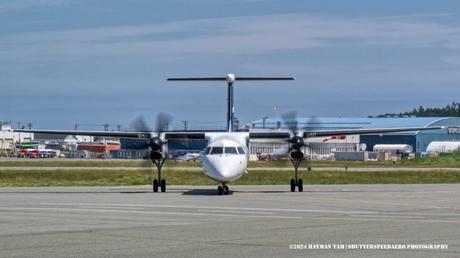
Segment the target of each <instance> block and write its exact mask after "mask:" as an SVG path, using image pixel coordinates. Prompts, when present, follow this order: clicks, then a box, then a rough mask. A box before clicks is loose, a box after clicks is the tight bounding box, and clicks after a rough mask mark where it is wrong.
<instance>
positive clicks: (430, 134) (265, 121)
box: [247, 117, 460, 154]
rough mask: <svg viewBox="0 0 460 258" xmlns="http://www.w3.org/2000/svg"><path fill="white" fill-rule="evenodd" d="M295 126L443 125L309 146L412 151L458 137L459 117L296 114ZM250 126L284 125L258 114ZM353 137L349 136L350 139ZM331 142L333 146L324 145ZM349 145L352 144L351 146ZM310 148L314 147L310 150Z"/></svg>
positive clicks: (317, 141)
mask: <svg viewBox="0 0 460 258" xmlns="http://www.w3.org/2000/svg"><path fill="white" fill-rule="evenodd" d="M296 123H297V126H298V128H299V130H321V129H323V130H324V129H358V128H392V127H426V126H446V127H447V128H445V129H441V130H433V131H422V132H420V131H415V132H401V133H388V134H382V135H361V136H357V135H355V136H354V138H353V137H352V136H346V137H343V136H342V137H341V136H340V135H338V136H336V137H324V138H316V139H315V140H313V139H312V140H309V141H314V142H315V144H310V145H311V146H312V147H313V148H316V149H321V148H323V150H321V151H322V153H324V154H327V153H328V151H327V149H329V150H330V151H335V150H337V151H338V149H339V148H341V149H342V150H341V151H343V149H346V151H353V149H354V150H364V149H365V150H368V151H372V149H373V147H374V145H376V144H407V145H410V146H412V149H413V150H414V152H415V153H424V152H425V151H426V148H427V147H428V145H429V144H430V143H431V142H432V141H460V117H391V118H357V117H339V118H330V117H329V118H321V117H315V118H297V121H296ZM247 128H248V129H250V130H257V129H262V130H263V129H283V128H287V125H286V124H285V123H284V122H283V120H282V119H281V118H268V117H265V118H262V119H259V120H256V121H254V122H252V123H250V124H248V125H247ZM352 139H353V140H352ZM330 143H334V144H335V145H333V146H327V145H328V144H329V145H330ZM353 145H354V146H355V147H354V148H353ZM313 151H314V150H313Z"/></svg>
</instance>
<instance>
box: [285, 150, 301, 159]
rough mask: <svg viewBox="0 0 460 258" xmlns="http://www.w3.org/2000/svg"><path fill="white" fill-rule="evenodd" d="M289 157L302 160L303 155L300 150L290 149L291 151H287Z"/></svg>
mask: <svg viewBox="0 0 460 258" xmlns="http://www.w3.org/2000/svg"><path fill="white" fill-rule="evenodd" d="M289 158H290V159H292V160H303V159H304V155H303V152H302V151H300V150H294V151H291V153H289Z"/></svg>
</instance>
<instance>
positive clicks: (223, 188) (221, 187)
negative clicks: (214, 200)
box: [217, 183, 230, 195]
mask: <svg viewBox="0 0 460 258" xmlns="http://www.w3.org/2000/svg"><path fill="white" fill-rule="evenodd" d="M229 193H230V190H229V189H228V186H227V185H226V184H225V183H221V184H220V185H219V186H218V187H217V194H218V195H227V194H229Z"/></svg>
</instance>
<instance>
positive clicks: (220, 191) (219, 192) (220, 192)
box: [217, 185, 224, 195]
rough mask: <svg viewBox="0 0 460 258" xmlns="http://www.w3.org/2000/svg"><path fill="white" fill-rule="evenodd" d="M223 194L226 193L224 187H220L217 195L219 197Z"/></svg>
mask: <svg viewBox="0 0 460 258" xmlns="http://www.w3.org/2000/svg"><path fill="white" fill-rule="evenodd" d="M223 193H224V189H222V186H220V185H219V186H218V187H217V194H218V195H222V194H223Z"/></svg>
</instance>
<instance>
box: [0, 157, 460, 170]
mask: <svg viewBox="0 0 460 258" xmlns="http://www.w3.org/2000/svg"><path fill="white" fill-rule="evenodd" d="M146 166H152V164H151V162H150V161H146V160H60V159H53V160H46V159H38V160H35V159H24V160H15V161H11V160H3V161H2V160H1V159H0V167H146ZM308 166H312V167H345V166H348V167H433V168H447V167H460V155H450V156H443V157H426V158H416V159H410V160H401V161H397V162H395V163H393V162H392V161H367V162H364V161H311V162H307V161H305V162H303V163H302V164H301V167H308ZM165 167H201V162H178V161H171V160H168V161H167V162H166V163H165ZM248 167H249V168H256V167H292V165H291V162H290V161H289V160H278V161H250V162H249V166H248Z"/></svg>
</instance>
